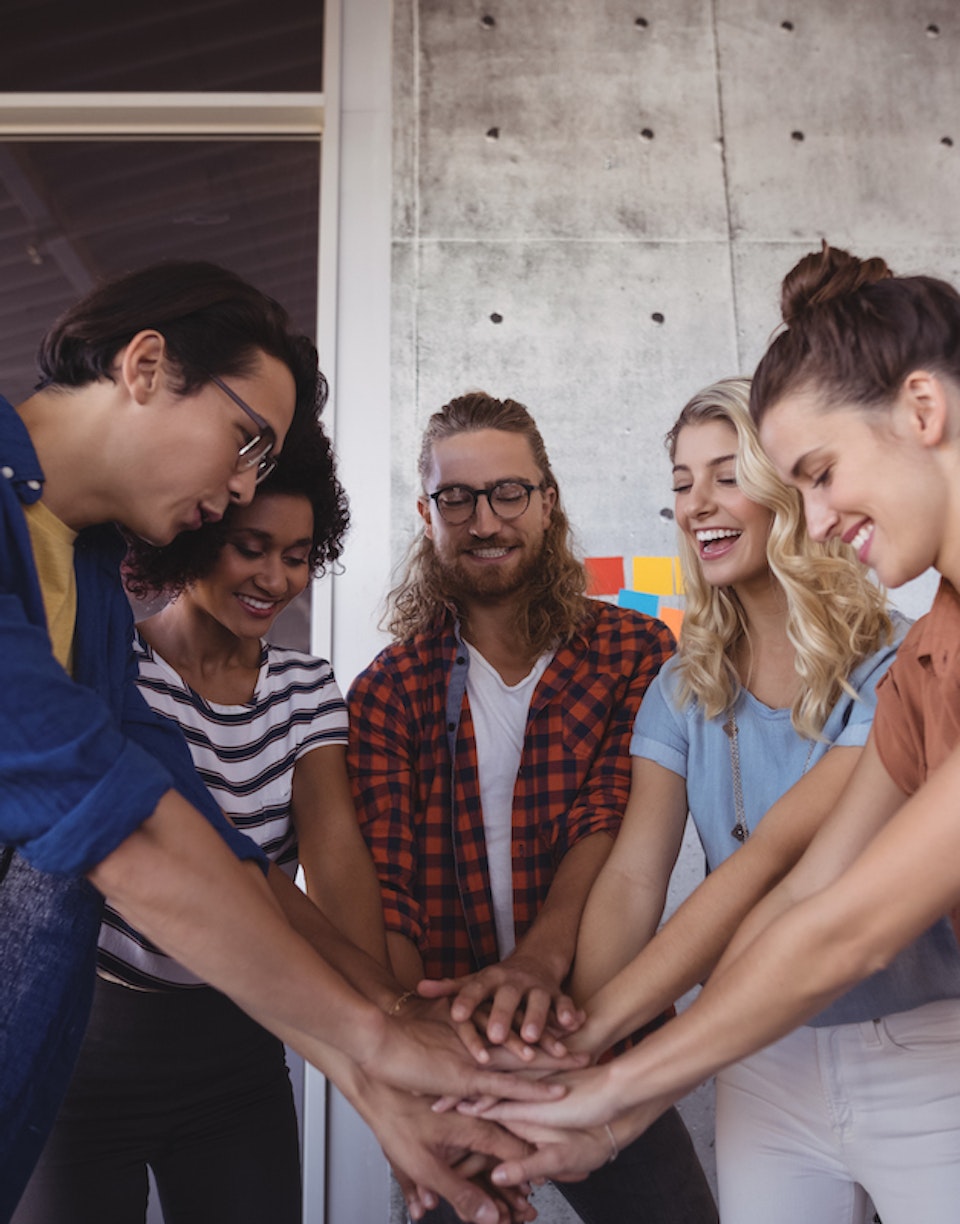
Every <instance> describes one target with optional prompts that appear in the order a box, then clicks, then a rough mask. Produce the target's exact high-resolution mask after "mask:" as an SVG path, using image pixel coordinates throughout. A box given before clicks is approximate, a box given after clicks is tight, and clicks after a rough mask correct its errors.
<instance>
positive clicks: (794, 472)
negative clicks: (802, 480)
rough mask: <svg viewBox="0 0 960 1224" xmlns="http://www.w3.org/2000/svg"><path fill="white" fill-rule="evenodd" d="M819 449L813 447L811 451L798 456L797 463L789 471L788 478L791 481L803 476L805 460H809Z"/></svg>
mask: <svg viewBox="0 0 960 1224" xmlns="http://www.w3.org/2000/svg"><path fill="white" fill-rule="evenodd" d="M820 449H821V448H820V447H819V446H815V447H814V448H813V450H808V451H805V452H804V454H802V455H801V456H800V458H799V459H798V460H797V462H796V463H795V464H794V465H793V467H792V468H791V469H790V476H791V478H792V479H796V478H797V477H798V476H802V475H803V469H804V467H805V466H806V463H807V460H808V459H809V458H810V456H811V455H815V454H816V453H817V451H818V450H820Z"/></svg>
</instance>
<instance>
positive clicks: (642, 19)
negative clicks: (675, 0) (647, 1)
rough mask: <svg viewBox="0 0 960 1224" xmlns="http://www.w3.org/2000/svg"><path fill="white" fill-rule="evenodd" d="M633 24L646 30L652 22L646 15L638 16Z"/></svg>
mask: <svg viewBox="0 0 960 1224" xmlns="http://www.w3.org/2000/svg"><path fill="white" fill-rule="evenodd" d="M633 24H634V25H635V26H638V27H639V28H640V29H641V30H645V29H646V28H647V26H648V25H649V24H650V22H649V21H647V19H646V17H638V18H637V19H636V21H635V22H634V23H633Z"/></svg>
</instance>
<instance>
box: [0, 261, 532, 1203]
mask: <svg viewBox="0 0 960 1224" xmlns="http://www.w3.org/2000/svg"><path fill="white" fill-rule="evenodd" d="M287 326H288V323H287V317H286V314H285V312H284V311H283V310H282V308H281V307H280V306H278V305H277V303H275V302H273V301H271V299H269V298H267V297H265V296H264V295H263V294H261V293H260V292H259V291H258V290H256V289H254V288H253V287H252V286H250V285H247V284H246V283H245V282H243V281H241V280H240V279H239V278H238V277H236V276H234V275H233V274H232V273H229V272H226V271H225V270H224V269H222V268H217V267H215V266H214V265H211V264H168V265H157V266H155V267H153V268H150V269H145V270H144V271H142V272H138V273H134V274H131V275H130V276H128V277H125V278H122V279H121V280H119V281H116V282H112V283H111V284H109V285H106V286H104V287H103V288H101V289H98V290H95V291H94V292H93V293H92V294H90V295H88V297H86V298H84V299H83V300H82V301H81V302H80V303H78V304H77V306H75V307H73V308H72V309H71V310H70V311H68V312H67V314H66V315H65V316H64V318H63V319H62V320H61V321H60V322H59V323H58V324H57V325H56V326H55V327H54V328H53V330H52V331H51V333H50V334H49V335H48V337H47V338H46V340H45V341H44V343H43V345H42V347H41V354H40V365H41V372H42V374H43V381H42V382H41V384H40V386H39V387H38V389H37V390H36V392H35V393H34V394H33V395H31V396H29V397H28V398H27V399H26V400H25V401H24V402H23V403H21V404H20V405H18V406H17V407H16V408H15V407H14V406H13V405H12V404H10V403H8V401H6V400H4V399H2V398H0V647H2V649H0V659H2V677H0V678H2V683H0V1037H2V1040H0V1221H5V1220H7V1219H9V1216H10V1213H11V1212H12V1210H13V1207H14V1204H15V1203H16V1201H17V1198H18V1197H19V1195H20V1193H21V1191H22V1188H23V1185H24V1184H25V1182H26V1180H27V1178H28V1176H29V1173H30V1170H31V1168H32V1165H33V1163H34V1161H35V1160H36V1157H37V1155H38V1153H39V1150H40V1148H41V1146H42V1144H43V1140H44V1136H45V1134H46V1132H47V1131H48V1129H49V1127H50V1125H51V1123H52V1121H53V1117H54V1115H55V1113H56V1109H57V1106H58V1104H59V1101H60V1098H61V1096H62V1094H63V1091H64V1090H65V1088H66V1084H67V1079H68V1077H69V1074H70V1070H71V1067H72V1065H73V1060H74V1058H75V1056H76V1051H77V1048H78V1045H79V1042H80V1038H81V1036H82V1034H83V1028H84V1024H85V1021H86V1016H87V1012H88V1010H89V1003H90V994H91V988H92V983H93V971H94V955H95V951H96V937H97V931H98V927H99V919H100V912H101V907H102V899H103V896H106V897H107V898H108V899H109V900H110V902H111V904H112V905H113V906H114V908H115V909H117V910H118V911H120V912H121V913H122V914H123V915H124V917H125V918H126V919H127V920H128V921H130V922H131V924H133V925H134V926H136V927H137V928H138V929H140V930H141V931H143V932H144V933H145V934H146V935H147V936H148V937H149V938H150V939H152V940H154V941H155V942H157V943H159V944H160V945H161V946H162V947H163V949H164V950H165V951H167V952H168V953H170V954H171V955H173V956H175V957H176V958H177V959H178V960H180V961H182V962H183V963H184V964H186V965H187V966H188V967H189V968H191V969H192V970H193V971H194V972H195V973H197V974H198V975H199V976H200V977H201V978H203V979H204V980H205V981H208V982H209V983H210V984H211V985H214V986H216V987H218V988H219V989H221V990H222V991H223V992H224V993H225V994H228V995H229V996H230V997H231V998H232V999H233V1000H234V1001H235V1002H236V1003H238V1004H239V1005H240V1006H241V1007H242V1008H244V1009H245V1010H246V1011H249V1012H250V1013H251V1014H252V1015H253V1016H254V1018H255V1019H257V1020H259V1021H260V1022H261V1023H262V1024H264V1025H265V1026H266V1027H268V1028H270V1029H271V1030H272V1031H273V1032H274V1033H276V1034H277V1035H278V1036H280V1037H281V1038H283V1039H284V1040H286V1041H287V1042H288V1043H289V1044H290V1045H292V1046H293V1047H294V1048H296V1049H298V1050H299V1051H300V1053H301V1054H303V1055H304V1056H305V1057H306V1058H308V1059H310V1061H311V1062H313V1063H315V1064H316V1065H317V1066H319V1067H321V1068H322V1069H323V1070H324V1071H326V1072H327V1073H328V1074H329V1075H330V1076H331V1077H332V1078H333V1079H334V1080H335V1081H336V1082H337V1083H338V1085H339V1086H340V1087H341V1088H342V1089H343V1091H344V1092H345V1093H346V1094H347V1095H348V1096H349V1098H350V1099H351V1100H352V1101H353V1102H354V1104H355V1105H356V1106H357V1108H358V1109H359V1110H360V1112H361V1114H362V1115H363V1117H364V1118H365V1119H366V1120H367V1121H368V1122H369V1123H370V1124H371V1125H372V1126H373V1128H374V1130H375V1131H376V1132H377V1134H378V1135H379V1136H380V1138H381V1141H382V1142H384V1144H385V1146H386V1147H387V1148H388V1150H390V1151H391V1153H392V1155H393V1158H394V1159H395V1160H396V1161H397V1162H398V1163H399V1164H401V1165H405V1166H406V1167H407V1168H408V1169H409V1171H410V1172H411V1173H413V1171H414V1167H416V1168H417V1172H416V1173H414V1176H416V1178H417V1180H418V1181H420V1182H421V1183H422V1184H424V1185H432V1186H434V1187H435V1188H436V1189H438V1190H441V1189H442V1184H443V1183H445V1182H448V1183H449V1187H450V1193H452V1194H454V1195H455V1196H457V1197H458V1201H459V1205H460V1207H461V1210H462V1212H463V1215H464V1217H465V1218H474V1219H485V1220H496V1219H497V1208H496V1207H495V1205H494V1204H493V1203H492V1202H491V1201H490V1200H489V1199H488V1198H487V1197H486V1196H485V1195H484V1194H483V1193H482V1192H481V1191H480V1190H479V1189H478V1188H477V1187H475V1186H473V1185H471V1184H469V1183H468V1182H466V1181H465V1180H464V1179H463V1178H462V1177H459V1176H458V1175H457V1174H455V1173H454V1172H453V1171H452V1170H451V1169H449V1168H448V1167H447V1166H448V1162H449V1161H450V1160H454V1159H456V1158H457V1154H458V1151H459V1150H460V1149H470V1148H471V1147H474V1146H477V1147H480V1148H481V1149H482V1150H487V1149H489V1147H490V1146H491V1145H492V1146H502V1145H505V1144H506V1143H508V1142H512V1141H510V1139H509V1136H507V1135H506V1133H505V1132H503V1131H500V1130H499V1129H498V1128H496V1127H494V1126H493V1125H492V1124H490V1123H484V1124H483V1125H484V1128H485V1129H484V1130H482V1131H467V1130H464V1129H462V1128H460V1127H459V1126H455V1125H452V1122H453V1120H452V1119H442V1118H437V1116H436V1115H431V1114H430V1110H429V1105H428V1103H427V1102H426V1101H425V1099H424V1098H421V1097H415V1096H413V1095H411V1093H412V1092H430V1091H433V1092H443V1091H453V1090H456V1086H457V1084H458V1082H459V1081H460V1080H461V1079H462V1078H466V1079H467V1080H469V1081H471V1082H474V1083H476V1082H477V1081H478V1080H479V1081H487V1082H488V1081H490V1080H491V1079H492V1080H493V1081H495V1083H490V1084H489V1087H490V1090H492V1091H497V1085H500V1086H501V1087H502V1089H503V1090H504V1091H505V1093H506V1094H507V1095H512V1094H513V1093H514V1092H517V1091H519V1092H521V1093H523V1094H525V1093H526V1091H527V1090H526V1088H525V1087H523V1086H522V1085H521V1083H520V1081H514V1080H511V1079H509V1078H507V1077H504V1076H502V1075H495V1074H493V1073H491V1072H480V1071H478V1070H477V1068H476V1067H475V1066H474V1065H473V1064H472V1063H471V1061H470V1060H469V1059H468V1058H467V1057H465V1054H464V1052H463V1049H462V1046H461V1045H460V1043H459V1041H458V1040H457V1038H456V1036H455V1035H454V1034H453V1032H452V1030H451V1029H450V1027H449V1025H445V1024H443V1023H441V1022H438V1021H428V1020H425V1019H423V1018H406V1019H400V1018H398V1017H396V1016H394V1015H392V1013H393V1012H394V1010H395V1001H396V999H397V997H398V995H399V993H400V991H399V988H398V987H397V985H396V983H395V981H394V979H392V978H391V976H390V975H389V974H387V973H386V972H385V971H382V970H380V969H379V967H378V966H377V965H376V962H373V961H372V960H370V959H369V958H367V957H365V956H364V954H363V953H360V952H359V951H358V950H357V949H355V948H353V946H352V945H346V946H345V945H344V941H343V940H341V939H340V938H339V937H337V936H336V933H335V932H334V931H333V929H332V928H331V927H330V925H329V924H328V923H327V922H326V921H325V920H324V919H323V917H322V915H321V914H320V913H319V911H317V910H315V909H314V907H313V906H312V905H311V904H310V903H309V902H308V901H307V900H306V898H305V897H303V895H302V894H301V893H300V892H299V891H298V890H297V889H296V888H295V886H293V885H292V883H291V882H290V881H289V880H287V879H286V877H284V876H283V874H282V873H281V872H278V871H276V870H275V869H274V870H272V871H271V872H270V877H269V878H270V884H271V885H272V887H273V890H274V892H273V894H271V892H270V891H269V890H268V887H267V884H266V883H265V881H264V879H263V875H262V872H263V870H265V866H266V864H265V860H263V858H262V856H261V855H260V852H259V850H258V849H257V848H256V847H254V845H253V843H252V842H250V841H248V839H246V838H244V837H242V836H241V835H240V834H239V833H237V832H236V831H235V830H234V829H233V827H232V826H231V825H229V824H228V822H227V821H226V820H225V819H224V818H223V817H222V815H221V814H220V812H219V811H218V810H217V808H216V806H215V805H214V804H213V802H212V800H211V798H210V796H209V794H208V792H207V791H206V789H205V788H204V786H203V785H202V783H201V782H200V780H199V777H198V776H197V774H196V773H195V772H194V770H193V766H192V764H191V761H190V757H189V754H188V752H187V749H186V745H185V744H184V742H183V740H182V738H181V737H180V735H179V732H178V731H176V730H175V729H174V728H173V725H172V724H170V723H169V722H167V721H166V720H163V719H160V718H158V717H156V716H154V715H153V714H151V713H150V711H149V710H148V708H147V707H146V705H145V703H144V702H143V699H142V697H140V695H139V693H138V692H137V689H136V687H135V684H134V678H135V667H134V665H133V656H132V636H133V634H132V628H133V622H132V616H131V613H130V609H129V607H128V605H127V602H126V598H125V596H124V593H123V590H122V587H121V585H120V576H119V566H120V561H121V559H122V556H123V551H124V546H123V541H122V539H121V538H120V536H119V535H118V533H117V531H116V527H115V526H114V524H117V523H119V524H122V525H123V526H124V527H125V528H126V529H127V530H128V531H129V532H131V533H133V534H135V535H137V536H139V537H141V538H142V539H145V540H147V541H150V542H152V543H154V544H159V545H163V544H166V543H168V542H169V541H170V540H172V539H173V538H174V536H175V535H176V534H177V533H178V532H180V531H183V530H185V529H190V528H196V527H199V526H200V524H201V523H203V522H205V521H216V520H218V519H219V518H220V517H221V516H222V514H223V512H224V510H225V509H226V507H227V505H228V504H230V503H231V502H235V503H238V504H246V503H247V502H249V501H250V499H251V497H252V496H253V491H254V486H255V485H256V483H257V482H258V481H259V480H260V479H261V478H262V477H263V476H265V475H266V474H267V472H269V471H270V469H271V467H272V455H273V453H274V452H276V451H278V450H279V449H280V447H281V445H282V444H283V441H284V438H285V435H286V434H287V431H288V429H289V427H290V425H291V422H292V420H293V418H294V416H295V415H298V416H300V415H303V414H307V415H312V414H315V413H317V412H318V411H319V409H320V407H321V405H322V402H323V389H324V384H323V380H322V375H320V373H319V371H318V369H317V366H316V350H315V349H314V348H313V346H312V345H311V344H310V342H309V340H307V339H306V338H304V337H296V336H292V335H290V334H289V333H288V331H287ZM253 405H256V407H254V406H253ZM228 846H229V848H228ZM231 850H232V851H233V853H231ZM241 860H252V861H253V862H254V863H256V864H257V869H256V870H252V869H251V868H250V866H249V864H246V863H244V862H242V861H241ZM91 883H92V884H93V885H94V886H95V887H94V888H91V886H90V885H91ZM291 922H292V923H293V924H294V925H295V926H296V927H297V928H298V929H299V930H301V931H303V932H304V933H306V934H308V935H309V937H310V941H311V943H312V944H313V945H314V946H313V947H311V946H310V943H308V942H307V940H306V939H305V938H303V937H302V936H301V935H300V934H297V933H296V931H295V930H294V927H293V926H292V925H291ZM318 948H319V949H320V950H322V952H323V954H324V956H325V957H326V959H322V958H321V956H318V955H317V951H316V949H318ZM338 970H339V972H338ZM348 979H349V980H348ZM521 1146H522V1145H521ZM438 1157H439V1158H438Z"/></svg>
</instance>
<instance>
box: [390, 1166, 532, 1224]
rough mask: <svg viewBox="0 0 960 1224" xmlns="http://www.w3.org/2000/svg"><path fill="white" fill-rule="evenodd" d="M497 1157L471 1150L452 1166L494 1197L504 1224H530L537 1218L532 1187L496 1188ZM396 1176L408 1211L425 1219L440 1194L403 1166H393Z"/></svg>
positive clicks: (525, 1185)
mask: <svg viewBox="0 0 960 1224" xmlns="http://www.w3.org/2000/svg"><path fill="white" fill-rule="evenodd" d="M496 1165H497V1160H496V1157H492V1156H484V1155H483V1154H482V1153H479V1152H471V1153H470V1155H469V1156H465V1157H464V1159H463V1160H461V1161H460V1162H459V1163H458V1164H456V1165H454V1166H452V1167H453V1168H454V1169H455V1171H456V1174H457V1176H458V1177H462V1178H465V1179H466V1180H468V1181H472V1182H474V1183H475V1184H476V1185H478V1186H480V1187H481V1189H482V1190H483V1191H484V1192H485V1193H486V1194H487V1195H489V1196H490V1198H491V1199H492V1200H493V1202H494V1203H495V1204H496V1206H497V1207H498V1208H499V1209H500V1212H501V1217H502V1219H503V1222H504V1224H528V1222H529V1221H532V1220H535V1219H536V1218H537V1210H536V1208H535V1207H534V1206H533V1204H532V1203H531V1202H529V1200H528V1195H529V1194H530V1190H531V1187H530V1186H529V1185H527V1184H522V1185H520V1186H502V1187H494V1186H493V1185H491V1183H490V1177H489V1175H490V1172H491V1171H492V1170H493V1169H494V1168H495V1167H496ZM392 1171H393V1175H394V1177H395V1178H396V1180H397V1184H398V1185H399V1187H400V1190H401V1192H402V1194H403V1197H404V1199H405V1201H406V1204H407V1210H408V1211H409V1213H410V1217H411V1219H413V1220H418V1219H420V1218H421V1216H422V1215H423V1213H424V1212H427V1211H430V1210H432V1209H433V1208H434V1207H437V1206H438V1205H439V1200H438V1198H437V1195H436V1194H434V1192H433V1191H432V1190H428V1189H426V1188H425V1187H424V1186H418V1185H416V1183H415V1182H414V1181H413V1180H412V1179H411V1178H410V1177H408V1176H407V1174H406V1173H405V1172H404V1170H403V1169H400V1168H397V1166H396V1165H394V1166H392Z"/></svg>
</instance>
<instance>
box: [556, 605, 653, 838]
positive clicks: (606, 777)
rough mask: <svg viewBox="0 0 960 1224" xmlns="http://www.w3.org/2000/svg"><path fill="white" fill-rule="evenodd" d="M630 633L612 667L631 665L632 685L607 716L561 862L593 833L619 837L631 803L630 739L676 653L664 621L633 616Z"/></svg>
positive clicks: (565, 832)
mask: <svg viewBox="0 0 960 1224" xmlns="http://www.w3.org/2000/svg"><path fill="white" fill-rule="evenodd" d="M631 623H632V625H633V629H632V631H627V630H626V629H624V631H623V634H622V637H621V638H620V640H619V641H618V642H616V643H614V642H611V643H610V644H609V650H610V653H611V656H612V657H611V658H610V660H609V661H610V663H611V665H612V666H614V667H616V666H622V665H623V663H624V662H625V661H627V660H629V672H628V681H627V684H626V687H625V688H624V689H622V694H621V696H620V697H619V699H618V700H617V702H616V704H615V705H614V707H613V709H612V710H611V711H610V712H609V718H608V721H607V723H606V728H605V732H604V735H603V738H602V742H601V743H600V745H599V748H598V750H597V753H596V755H595V757H594V760H593V762H592V763H591V766H590V768H589V770H588V772H587V774H586V777H585V778H584V781H583V783H582V785H581V786H580V789H579V791H578V793H577V797H576V799H575V801H574V803H573V804H572V806H571V808H570V810H569V812H568V815H567V820H566V822H565V826H564V828H563V829H562V830H561V836H560V837H559V839H558V843H557V845H556V850H555V853H556V855H557V858H558V860H559V858H562V856H563V855H564V854H565V853H566V851H567V850H568V849H569V848H570V846H572V845H574V844H575V843H576V842H577V841H579V840H581V839H582V838H584V837H589V836H591V835H592V834H594V833H607V834H609V835H610V836H611V837H616V835H617V833H618V832H619V830H620V822H621V820H622V819H623V813H624V810H625V809H626V806H627V800H628V799H629V797H630V781H631V772H632V771H631V766H630V736H631V733H632V730H633V724H634V720H635V718H636V716H637V711H638V710H639V709H640V708H641V703H642V702H645V700H646V697H645V694H646V693H647V692H648V690H649V687H650V685H651V683H652V682H653V681H654V678H655V677H656V675H657V673H658V672H659V671H660V668H661V667H662V666H663V664H664V663H665V662H666V661H667V659H668V658H669V657H670V655H671V654H672V653H673V651H674V638H673V634H672V633H671V632H670V630H669V629H668V628H667V626H666V625H664V624H663V623H662V622H661V621H658V620H654V619H653V618H652V617H648V616H641V615H640V614H639V613H636V614H633V618H632V621H631Z"/></svg>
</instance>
